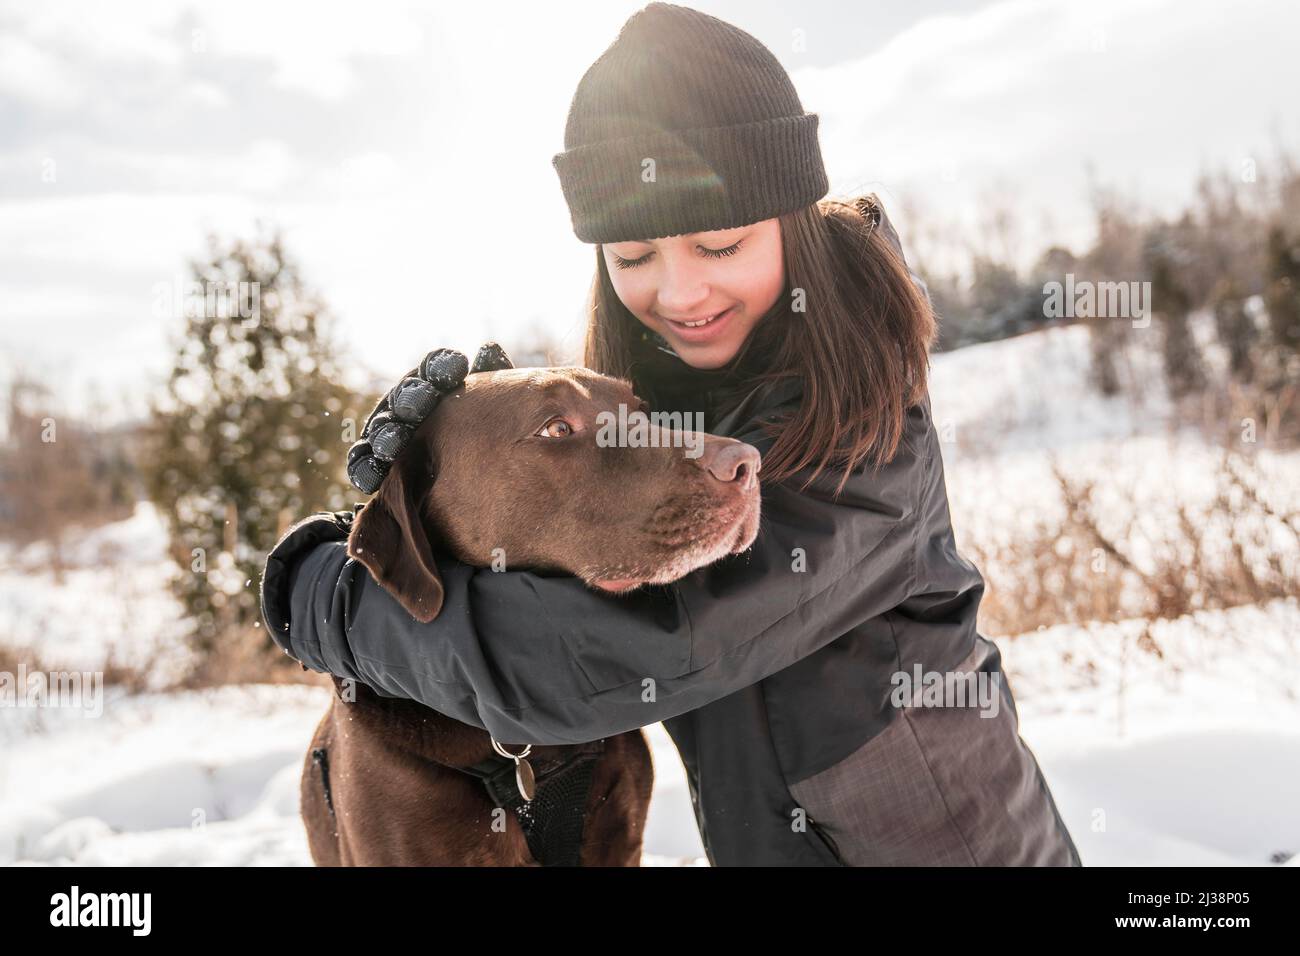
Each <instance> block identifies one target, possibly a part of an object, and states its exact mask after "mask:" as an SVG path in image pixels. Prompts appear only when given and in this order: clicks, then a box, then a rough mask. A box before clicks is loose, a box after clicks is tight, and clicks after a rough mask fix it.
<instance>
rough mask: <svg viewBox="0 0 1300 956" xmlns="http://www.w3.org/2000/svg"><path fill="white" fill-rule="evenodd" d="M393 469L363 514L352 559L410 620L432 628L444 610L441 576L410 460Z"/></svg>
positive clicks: (352, 538) (351, 540)
mask: <svg viewBox="0 0 1300 956" xmlns="http://www.w3.org/2000/svg"><path fill="white" fill-rule="evenodd" d="M403 457H406V458H407V467H405V468H404V467H401V460H400V459H399V461H398V462H397V463H395V464H394V467H393V468H392V470H391V471H390V472H389V473H388V476H387V477H386V478H385V479H384V483H383V484H382V485H380V487H379V491H378V492H376V494H375V496H374V497H373V498H371V499H370V501H369V502H368V503H367V504H366V505H365V506H364V507H362V509H361V513H360V514H358V515H357V516H356V520H355V521H354V522H353V523H352V531H351V533H350V534H349V535H348V556H349V557H351V558H355V559H356V560H357V561H359V562H361V563H362V564H363V565H365V566H366V570H368V571H369V572H370V576H371V577H372V578H374V579H375V581H376V583H378V584H379V586H380V587H382V588H383V589H384V590H385V591H387V592H388V593H389V594H391V595H392V596H393V597H395V598H397V600H398V601H399V602H400V603H401V605H402V607H404V608H406V610H407V611H408V612H409V613H410V615H411V616H412V617H413V618H415V619H416V620H417V621H419V622H420V623H422V624H428V623H429V622H430V621H432V620H433V619H434V618H435V617H437V616H438V612H440V611H441V610H442V601H443V587H442V576H441V575H440V574H439V573H438V566H437V564H436V563H435V562H434V560H433V548H432V546H431V544H430V542H429V536H428V532H427V531H426V528H425V522H424V520H423V517H422V516H423V513H424V509H423V502H422V501H421V500H419V499H418V498H417V497H416V495H415V494H413V493H412V492H413V491H414V486H413V482H412V481H411V475H410V474H409V468H410V461H412V460H414V459H415V458H418V456H403Z"/></svg>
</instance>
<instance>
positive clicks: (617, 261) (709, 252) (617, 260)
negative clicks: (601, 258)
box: [614, 239, 745, 269]
mask: <svg viewBox="0 0 1300 956" xmlns="http://www.w3.org/2000/svg"><path fill="white" fill-rule="evenodd" d="M744 241H745V240H743V239H741V240H739V241H737V242H734V243H732V244H731V245H729V246H727V248H725V249H701V250H700V252H701V253H703V254H704V256H705V258H708V259H721V258H722V257H723V256H734V255H735V254H736V253H737V252H739V251H740V244H741V243H742V242H744ZM652 255H654V253H653V252H647V253H646V254H645V255H643V256H642V257H641V258H640V259H624V258H623V257H622V256H619V255H614V265H615V267H617V268H619V269H635V268H636V267H637V266H640V265H644V264H645V263H646V262H648V261H649V260H650V257H651V256H652Z"/></svg>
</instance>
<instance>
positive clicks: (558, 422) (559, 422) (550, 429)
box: [537, 418, 573, 438]
mask: <svg viewBox="0 0 1300 956" xmlns="http://www.w3.org/2000/svg"><path fill="white" fill-rule="evenodd" d="M537 434H538V435H539V436H541V437H542V438H566V437H568V436H569V435H572V434H573V426H572V425H570V424H569V423H568V422H566V421H565V420H564V419H563V418H552V419H551V420H550V421H549V422H547V423H546V424H545V425H543V426H542V427H541V428H540V429H539V430H538V432H537Z"/></svg>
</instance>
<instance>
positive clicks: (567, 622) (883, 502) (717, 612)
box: [262, 401, 937, 745]
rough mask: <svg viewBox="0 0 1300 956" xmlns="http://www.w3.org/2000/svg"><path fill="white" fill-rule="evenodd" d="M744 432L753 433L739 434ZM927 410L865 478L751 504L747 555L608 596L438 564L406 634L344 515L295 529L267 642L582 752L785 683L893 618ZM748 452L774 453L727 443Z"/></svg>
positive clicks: (569, 579) (776, 492)
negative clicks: (438, 592) (428, 606)
mask: <svg viewBox="0 0 1300 956" xmlns="http://www.w3.org/2000/svg"><path fill="white" fill-rule="evenodd" d="M750 424H751V425H754V424H755V423H753V422H751V423H750ZM932 431H933V430H932V426H931V423H930V414H929V407H928V401H927V402H925V403H923V404H922V405H918V406H916V407H914V408H913V409H912V410H911V411H910V412H909V414H908V428H907V431H906V434H905V436H904V441H903V442H902V445H901V446H900V450H899V452H898V454H897V455H896V457H895V458H894V459H893V461H891V462H890V463H889V464H888V465H885V466H884V467H883V468H881V469H880V471H879V472H878V473H876V474H874V475H873V474H871V473H870V472H869V471H863V470H862V469H861V468H859V469H857V470H855V472H854V473H853V474H852V475H851V476H850V478H849V480H848V482H847V483H846V485H845V488H844V491H843V493H842V494H841V495H840V496H839V497H838V499H836V498H835V497H834V488H835V486H836V484H837V483H838V479H839V478H840V476H841V475H842V472H834V471H828V472H826V473H823V474H822V475H821V476H819V477H818V479H817V481H816V483H815V484H813V485H811V486H810V487H809V488H807V489H805V490H800V489H799V486H800V485H801V484H802V483H803V481H804V480H806V477H807V475H806V474H803V473H801V474H797V475H795V476H792V477H791V478H790V479H787V481H785V482H781V483H778V484H772V485H767V486H764V487H763V489H762V509H763V517H762V520H761V524H760V531H759V533H758V536H757V538H756V539H755V542H754V545H753V547H752V548H751V549H750V550H749V551H747V552H745V553H744V554H741V555H732V556H730V557H727V558H725V559H723V560H721V561H719V562H717V563H715V564H713V565H711V566H709V567H707V568H702V569H699V570H697V571H694V572H692V573H691V574H688V575H687V576H686V577H684V578H682V579H681V580H679V581H677V582H675V583H674V584H672V585H664V586H653V587H643V588H641V589H639V590H637V591H633V592H629V593H627V594H623V595H616V594H607V593H605V592H601V591H596V590H593V589H591V588H588V587H587V585H585V584H584V583H583V582H582V581H581V580H580V579H579V578H576V577H574V576H571V575H567V574H552V573H546V572H537V571H509V570H507V571H493V570H491V569H489V568H476V567H472V566H469V565H466V564H462V563H461V562H459V561H457V560H455V559H454V558H451V557H449V556H446V555H443V554H438V555H436V556H435V557H436V561H437V564H438V570H439V572H440V573H441V576H442V579H443V586H444V588H445V592H446V593H445V600H444V604H443V608H442V611H441V613H440V614H439V616H438V617H437V618H435V619H434V620H433V621H431V622H430V623H428V624H421V623H420V622H418V621H416V620H415V619H414V618H412V617H411V616H410V615H409V614H407V612H406V611H405V610H404V609H403V608H402V606H401V605H400V604H399V603H398V602H397V600H396V599H395V598H393V597H392V596H391V595H389V594H388V592H386V591H385V590H384V589H383V588H381V587H380V586H379V585H378V584H377V583H375V581H374V580H373V579H372V578H371V577H370V574H369V572H368V571H367V570H366V569H365V567H364V566H362V565H361V564H359V563H357V562H356V561H353V560H351V559H349V558H348V557H347V554H346V541H345V538H346V535H347V530H348V524H349V521H350V517H351V514H350V513H343V512H338V513H334V514H321V515H316V516H313V517H312V518H309V519H306V520H305V521H303V522H300V523H299V524H298V525H296V526H295V527H294V528H292V529H290V531H289V533H288V534H286V535H285V537H284V538H283V539H282V540H281V542H280V544H278V545H277V546H276V548H275V550H273V551H272V552H271V555H270V556H269V557H268V559H267V566H266V572H265V574H264V575H263V581H262V607H263V616H264V618H265V620H266V625H267V628H268V630H269V632H270V633H271V635H272V637H273V638H274V639H275V641H276V642H277V643H278V644H279V645H280V646H281V647H282V648H283V649H284V650H285V651H286V652H287V653H288V654H290V655H291V656H293V657H294V658H295V659H297V660H299V661H302V662H303V664H304V665H306V666H308V667H310V668H312V669H313V670H317V671H323V672H328V673H332V674H335V675H337V676H339V677H343V678H352V679H355V680H358V681H360V682H362V683H363V684H366V685H367V686H369V687H371V688H373V689H374V690H375V691H377V692H378V693H380V694H383V695H385V696H390V697H404V698H410V699H413V700H416V701H419V702H421V703H423V704H425V705H426V706H429V707H432V708H434V709H435V710H438V711H440V712H441V713H444V714H446V715H448V716H451V717H454V718H456V719H457V720H460V721H462V722H464V723H467V724H471V725H473V726H475V727H480V728H483V729H485V730H488V731H490V732H491V733H492V735H493V736H494V737H496V738H497V739H498V740H500V741H502V742H503V743H514V744H522V743H534V744H539V745H540V744H566V743H581V742H584V741H588V740H594V739H597V738H600V737H605V736H608V735H611V734H615V733H621V732H623V731H627V730H631V729H633V728H636V727H641V726H645V725H646V724H652V723H655V722H657V721H660V720H665V719H668V718H670V717H674V716H677V715H679V714H682V713H685V712H687V711H689V710H693V709H695V708H697V707H700V706H702V705H704V704H707V703H709V702H711V701H713V700H717V699H719V698H721V697H724V696H727V695H728V694H731V693H733V692H735V691H737V690H740V689H742V688H744V687H747V686H749V685H751V684H753V683H756V682H757V681H760V680H762V679H763V678H765V677H767V676H769V675H771V674H773V673H775V672H777V671H779V670H782V669H783V668H785V667H787V666H789V665H790V664H792V663H794V662H795V661H797V660H800V659H801V658H803V657H805V656H807V655H808V654H811V653H813V652H814V651H816V650H818V649H819V648H821V647H822V646H824V645H826V644H828V643H829V642H831V641H833V640H835V639H836V638H837V637H839V636H841V635H843V634H844V633H846V632H847V631H849V630H851V629H852V628H854V627H855V626H856V625H858V624H860V623H861V622H862V621H864V620H867V619H869V618H872V617H875V616H877V615H879V614H882V613H884V612H885V611H888V610H889V609H891V608H893V607H895V606H897V605H898V604H900V603H901V602H902V601H904V600H905V599H906V598H907V596H908V594H909V592H910V590H911V589H912V586H913V581H914V579H915V574H916V567H915V561H916V552H917V533H918V528H917V521H916V516H917V510H918V501H919V500H920V496H921V494H922V493H923V486H924V485H926V484H927V483H930V482H932V481H933V480H934V468H933V467H932V456H933V455H934V454H937V451H936V450H935V449H936V446H935V445H934V443H933V441H932ZM735 437H738V438H741V439H742V440H747V441H749V442H750V443H751V444H753V445H755V446H756V447H757V448H758V449H759V450H760V452H765V451H767V450H768V448H769V447H770V444H771V439H770V438H768V437H767V436H761V437H760V434H759V433H758V432H757V431H753V430H749V431H747V432H746V431H745V430H742V433H740V434H737V435H736V436H735Z"/></svg>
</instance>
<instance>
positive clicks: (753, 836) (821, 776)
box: [263, 3, 1079, 866]
mask: <svg viewBox="0 0 1300 956" xmlns="http://www.w3.org/2000/svg"><path fill="white" fill-rule="evenodd" d="M554 164H555V167H556V170H557V172H558V174H559V178H560V182H561V186H562V188H563V191H564V195H565V198H566V200H567V202H568V205H569V208H570V211H571V214H572V221H573V226H574V231H575V233H576V234H577V236H578V238H579V239H581V240H582V241H585V242H589V243H594V244H596V277H595V281H594V283H593V288H592V294H591V303H590V325H589V329H588V335H587V342H586V355H585V361H586V364H587V365H588V366H589V367H590V368H592V369H594V370H596V371H599V372H604V373H607V374H611V375H615V376H621V377H626V378H629V379H631V380H632V382H633V384H634V386H635V389H636V391H637V393H638V394H639V395H641V396H642V397H644V398H647V399H649V400H650V401H651V404H652V405H653V406H654V407H655V408H657V409H661V410H664V411H700V412H702V413H703V414H704V416H705V420H706V430H707V431H710V432H713V433H715V434H722V435H729V436H731V437H735V438H739V439H740V440H742V441H746V442H748V443H750V444H752V445H754V446H755V447H757V448H758V449H759V450H760V451H761V452H762V456H763V463H762V470H761V473H760V478H761V480H762V482H763V492H762V494H763V501H762V509H763V521H762V528H761V530H760V532H759V535H758V538H757V540H756V541H755V543H754V546H753V548H752V549H751V551H750V552H748V553H746V554H745V555H742V556H737V557H731V558H727V559H724V560H722V561H720V562H718V563H716V564H714V565H712V566H710V567H708V568H704V569H701V570H699V571H695V572H693V573H692V574H689V575H687V576H686V577H685V578H683V579H681V580H680V581H679V582H677V583H676V584H673V585H669V586H657V587H643V588H640V589H637V590H633V591H631V592H629V593H625V594H623V595H618V596H615V595H610V594H606V593H602V592H600V591H597V590H593V589H590V588H588V587H587V586H586V585H585V584H584V583H583V582H582V581H581V580H579V579H577V578H574V577H571V576H567V575H553V574H540V573H532V572H527V571H501V572H496V571H492V570H490V569H483V568H472V567H468V566H466V565H462V564H459V563H458V562H456V561H454V560H453V559H450V558H448V557H446V556H445V555H439V556H438V557H437V563H438V568H439V571H440V572H441V575H442V578H443V583H444V587H445V590H446V593H445V596H444V608H447V609H451V610H452V611H453V612H454V613H447V612H446V611H444V613H443V614H441V615H440V616H439V617H438V618H436V619H435V620H434V621H433V622H432V623H430V624H420V623H419V622H417V621H415V620H414V619H412V618H411V617H410V615H408V614H406V612H405V611H404V610H403V609H402V608H401V607H400V606H399V605H398V604H397V603H396V602H395V601H394V600H393V599H392V598H391V597H389V596H388V595H387V594H386V593H385V592H384V591H382V589H380V587H379V586H378V585H377V584H375V582H374V581H373V580H371V579H370V577H369V575H368V574H367V573H366V572H365V570H364V568H361V569H360V571H359V572H358V565H357V564H356V562H350V563H349V562H348V561H347V555H346V545H345V542H344V538H345V536H346V532H347V522H346V521H345V520H344V519H343V517H342V516H341V515H334V516H331V515H318V516H315V517H313V518H311V519H308V520H307V521H304V522H302V523H300V524H299V525H297V526H295V528H294V529H292V530H291V532H290V533H289V534H288V535H286V536H285V538H284V539H283V540H282V541H281V543H280V544H279V545H277V547H276V549H275V550H274V551H273V552H272V554H271V556H270V558H269V559H268V561H267V571H266V574H265V575H264V579H263V610H264V616H265V617H266V620H267V626H268V628H269V629H270V633H271V634H272V635H273V636H274V638H275V639H276V641H277V642H278V643H279V644H280V645H281V646H282V647H283V648H284V649H285V650H286V651H288V652H289V653H290V654H291V655H293V656H294V657H295V658H296V659H298V660H300V661H302V662H303V663H304V664H305V665H308V666H310V667H312V668H313V669H315V670H319V671H328V672H330V673H333V674H335V675H337V676H339V677H344V678H353V679H357V680H360V681H361V682H363V683H365V684H367V685H369V686H371V687H373V688H374V689H375V690H377V691H378V692H380V693H382V694H386V695H388V696H399V697H409V698H412V699H415V700H418V701H420V702H422V703H424V704H426V705H427V706H429V707H433V708H434V709H436V710H438V711H441V712H443V713H445V714H447V715H449V716H452V717H455V718H457V719H459V720H462V721H464V722H466V723H469V724H471V725H474V726H477V727H481V728H484V729H486V730H488V731H490V732H491V733H492V735H493V736H494V737H495V738H496V739H497V740H501V741H512V742H523V741H528V742H532V743H536V744H562V743H578V742H583V741H587V740H595V739H597V738H601V737H605V736H608V735H611V734H615V733H620V732H623V731H626V730H630V729H632V728H635V727H641V726H644V725H646V724H650V723H654V722H655V721H663V722H664V724H665V726H666V727H667V729H668V731H669V733H670V734H671V735H672V738H673V741H674V742H675V743H676V745H677V747H678V749H679V751H680V753H681V757H682V760H683V762H684V763H685V766H686V769H687V775H688V780H689V784H690V790H691V797H692V800H693V802H694V805H695V812H696V818H697V822H698V824H699V828H700V833H701V836H702V838H703V841H704V846H705V849H706V851H707V853H708V856H709V860H710V862H711V863H713V864H714V865H735V864H791V865H804V864H811V865H842V864H852V865H881V864H906V865H917V864H937V865H1006V864H1019V865H1066V866H1071V865H1072V866H1077V865H1079V857H1078V853H1077V851H1076V850H1075V847H1074V844H1073V842H1072V841H1071V839H1070V835H1069V833H1068V831H1067V829H1066V827H1065V825H1064V824H1063V823H1062V821H1061V818H1060V816H1059V814H1058V813H1057V809H1056V806H1055V803H1054V801H1053V799H1052V797H1051V795H1050V793H1049V792H1048V789H1047V786H1046V784H1045V782H1044V780H1043V777H1042V774H1041V772H1040V770H1039V768H1038V765H1037V762H1036V761H1035V759H1034V757H1033V755H1032V754H1031V753H1030V751H1029V750H1028V748H1027V747H1026V746H1025V744H1024V743H1023V741H1022V740H1021V739H1020V737H1019V733H1018V723H1017V715H1016V711H1015V705H1014V701H1013V698H1012V695H1011V691H1010V689H1009V688H1008V687H1007V685H1006V682H1005V680H1004V679H1003V673H1002V670H1001V663H1000V658H999V654H998V650H997V648H996V646H995V645H994V644H993V643H992V642H990V641H988V640H986V639H985V638H984V637H982V636H981V635H979V634H978V633H977V632H976V628H975V618H976V611H977V609H978V606H979V601H980V597H981V594H982V592H983V587H984V585H983V580H982V578H981V577H980V575H979V573H978V572H977V571H976V569H975V568H974V567H973V566H972V565H971V564H970V563H969V562H968V561H966V560H965V559H964V558H962V557H961V556H960V555H959V554H958V553H957V551H956V548H955V546H954V542H953V534H952V529H951V524H950V520H949V513H948V503H947V493H946V490H945V485H944V477H943V460H942V457H941V455H940V450H939V445H938V441H937V436H936V433H935V429H934V425H933V422H932V420H931V415H930V403H929V399H928V394H927V390H926V372H927V365H928V359H927V356H928V349H929V347H930V345H931V343H932V341H933V338H934V335H935V322H934V317H933V314H932V312H931V309H930V305H929V302H928V300H927V298H926V296H925V295H924V291H923V289H922V288H921V287H920V285H919V280H916V279H915V277H914V276H912V275H911V274H910V272H909V270H908V267H907V265H906V263H905V260H904V258H903V255H902V250H901V247H900V245H899V242H898V238H897V236H896V234H895V233H894V231H893V229H892V227H891V226H890V224H889V221H888V219H887V218H886V217H885V215H884V212H883V210H882V209H881V208H880V206H879V203H878V202H877V201H876V200H875V197H864V198H862V199H859V200H857V201H855V202H836V201H831V200H826V199H824V197H825V196H826V193H827V189H828V185H827V179H826V174H825V171H824V169H823V166H822V159H821V153H820V147H819V144H818V139H817V116H816V115H815V114H811V113H805V112H804V111H803V107H802V105H801V103H800V101H799V98H798V95H797V94H796V92H795V90H794V87H793V85H792V83H791V82H790V79H789V77H788V76H787V74H786V73H785V71H784V70H783V69H782V67H781V66H780V64H779V63H778V62H777V60H776V58H775V57H774V56H773V55H772V54H771V52H770V51H768V50H767V49H766V48H765V47H764V46H762V44H760V43H759V42H758V41H757V40H755V39H754V38H753V37H751V36H750V35H749V34H747V33H744V32H742V31H740V30H738V29H736V28H734V27H732V26H730V25H728V24H726V23H723V22H722V21H720V20H717V19H715V18H713V17H710V16H706V15H704V14H702V13H699V12H697V11H694V10H690V9H687V8H684V7H678V6H673V5H669V4H664V3H652V4H650V5H649V6H648V7H646V8H645V9H643V10H641V11H640V12H638V13H636V14H635V15H633V16H632V17H631V18H630V19H629V20H628V21H627V23H626V24H625V25H624V26H623V28H622V30H621V32H620V33H619V36H618V38H617V39H616V40H615V42H614V43H613V44H612V45H611V46H610V47H609V49H608V50H606V52H605V53H604V54H602V55H601V57H600V58H599V59H598V60H597V61H596V62H595V63H594V64H593V65H592V66H591V68H590V69H589V70H588V71H587V73H586V75H585V76H584V77H583V79H582V81H581V83H580V84H579V86H578V90H577V93H576V95H575V96H574V99H573V103H572V106H571V109H570V113H569V118H568V124H567V128H566V133H565V150H564V152H562V153H560V154H559V155H558V156H556V157H555V161H554ZM525 623H526V625H527V630H528V639H527V641H526V642H523V641H521V640H520V638H519V634H520V629H521V625H523V624H525ZM524 643H526V644H527V647H526V648H524V647H521V645H522V644H524ZM647 678H652V679H653V684H651V685H649V686H652V687H653V693H646V691H645V688H646V687H647V686H648V685H647V681H646V679H647ZM918 684H919V685H920V686H917V685H918ZM959 688H960V689H964V690H968V692H969V695H968V696H966V697H964V698H963V699H960V700H958V699H957V698H956V697H954V691H955V690H957V689H959ZM913 691H915V693H913ZM647 697H649V698H650V699H648V700H647V699H646V698H647Z"/></svg>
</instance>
